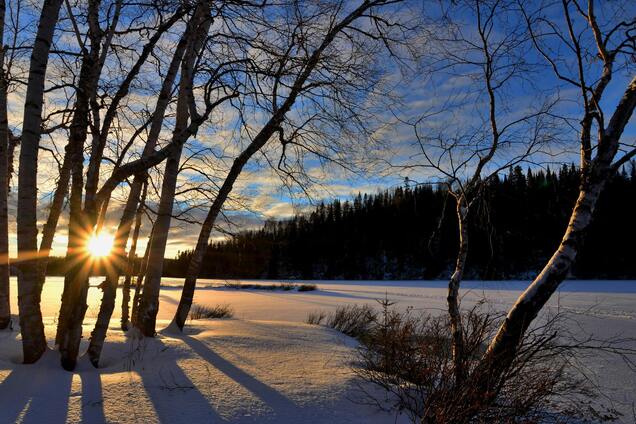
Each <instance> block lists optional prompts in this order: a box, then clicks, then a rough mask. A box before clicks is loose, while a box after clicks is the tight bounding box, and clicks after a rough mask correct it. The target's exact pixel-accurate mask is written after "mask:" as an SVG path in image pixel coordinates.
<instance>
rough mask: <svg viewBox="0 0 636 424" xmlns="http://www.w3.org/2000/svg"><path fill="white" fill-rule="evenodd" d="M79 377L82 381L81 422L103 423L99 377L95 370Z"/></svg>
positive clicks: (83, 373)
mask: <svg viewBox="0 0 636 424" xmlns="http://www.w3.org/2000/svg"><path fill="white" fill-rule="evenodd" d="M79 376H80V379H81V381H82V421H83V422H85V423H105V422H106V417H105V416H104V396H103V393H102V379H101V375H100V374H99V372H98V371H97V370H88V371H84V372H81V373H80V374H79Z"/></svg>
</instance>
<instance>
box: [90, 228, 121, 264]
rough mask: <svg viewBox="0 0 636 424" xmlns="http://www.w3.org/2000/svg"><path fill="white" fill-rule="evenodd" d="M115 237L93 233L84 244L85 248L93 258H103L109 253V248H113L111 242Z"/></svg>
mask: <svg viewBox="0 0 636 424" xmlns="http://www.w3.org/2000/svg"><path fill="white" fill-rule="evenodd" d="M114 241H115V238H114V237H113V236H112V235H111V234H105V233H100V234H95V235H93V236H92V237H91V238H90V239H88V243H87V244H86V249H87V250H88V253H90V255H91V256H93V257H95V258H103V257H104V256H108V255H110V250H111V249H112V248H113V242H114Z"/></svg>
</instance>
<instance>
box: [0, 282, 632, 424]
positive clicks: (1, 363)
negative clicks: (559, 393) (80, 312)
mask: <svg viewBox="0 0 636 424" xmlns="http://www.w3.org/2000/svg"><path fill="white" fill-rule="evenodd" d="M100 281H101V279H100V278H95V279H92V281H91V284H92V285H93V286H96V285H97V284H99V282H100ZM182 282H183V281H182V280H181V279H172V278H167V279H164V281H163V282H162V290H161V307H160V312H159V317H158V319H159V324H158V325H159V327H160V328H165V327H166V326H167V325H168V324H169V322H170V320H171V319H172V314H173V313H174V311H175V309H176V306H177V303H178V300H179V295H180V288H179V285H180V284H182ZM262 283H263V284H268V283H271V282H262ZM297 283H300V282H297ZM302 283H305V281H302ZM311 283H314V284H317V286H318V290H317V291H311V292H294V291H266V290H236V289H229V288H225V287H223V284H224V282H223V281H221V280H201V281H200V283H199V286H200V288H199V290H197V292H196V294H195V302H197V303H200V304H209V305H214V304H219V303H227V304H229V305H231V306H232V308H233V309H234V311H235V318H234V319H229V320H200V321H194V322H188V326H187V331H186V334H178V333H174V332H173V331H170V330H168V329H166V330H162V331H160V333H159V334H158V336H157V337H156V338H154V339H147V338H146V339H143V338H139V337H136V336H135V333H134V332H130V333H129V334H128V335H124V334H123V333H122V332H121V331H119V330H118V323H119V322H118V321H119V315H120V304H117V307H116V309H115V315H114V317H113V321H112V322H111V329H110V331H109V336H108V339H107V343H106V347H105V350H104V353H103V357H102V365H103V366H102V368H100V369H99V370H96V369H94V368H93V367H92V366H91V365H90V363H89V362H88V361H87V360H86V358H82V359H81V360H80V363H79V365H78V369H77V370H76V372H74V373H68V372H66V371H64V370H62V369H61V368H60V366H59V358H58V355H57V353H56V352H55V351H49V352H47V353H46V354H45V356H44V357H43V359H42V360H41V361H39V362H38V363H37V364H35V365H21V364H20V360H21V346H20V342H19V333H18V332H17V331H16V329H14V331H13V332H10V331H3V332H0V422H2V423H4V422H14V421H17V422H26V423H28V422H34V423H36V422H37V423H39V422H53V423H58V422H59V423H62V422H79V421H84V422H89V423H101V422H122V423H126V422H165V423H195V422H232V423H234V422H236V423H253V422H271V423H297V422H303V423H340V422H347V423H374V422H377V423H380V422H394V421H395V419H396V417H395V415H391V414H388V413H384V412H381V411H378V410H377V408H374V407H371V406H367V405H362V404H360V401H361V400H362V399H361V398H360V395H359V390H357V384H359V382H357V381H356V379H355V377H354V375H353V373H352V370H351V366H352V365H351V364H352V355H353V353H354V349H355V341H353V340H352V339H350V338H348V337H346V336H343V335H342V334H339V333H337V332H335V331H333V330H330V329H327V328H324V327H318V326H310V325H306V324H304V323H303V322H304V320H305V318H306V317H307V314H308V313H310V312H313V311H316V310H324V311H329V310H333V309H335V308H336V307H337V306H339V305H345V304H351V303H356V304H370V305H377V303H376V299H379V298H384V297H385V296H387V297H388V298H389V299H391V300H393V301H396V302H397V303H396V307H398V308H400V309H406V308H412V309H413V310H415V311H416V312H417V311H426V312H429V313H440V312H442V311H444V310H445V296H446V288H445V286H446V283H445V282H443V281H313V282H311ZM62 284H63V280H62V278H57V277H51V278H47V282H46V284H45V286H44V291H43V300H42V310H43V315H44V316H45V324H46V327H45V331H46V334H47V337H48V338H49V339H52V338H53V337H54V335H55V317H56V315H57V312H58V308H59V299H60V296H61V290H62ZM527 285H528V282H524V281H497V282H465V283H464V284H463V287H464V288H463V289H462V291H461V295H462V304H463V305H465V306H471V305H473V304H474V303H476V302H479V301H481V300H482V299H484V298H485V299H487V300H488V305H489V307H491V308H493V309H495V310H501V311H504V310H506V309H507V308H508V307H509V306H510V305H512V304H513V303H514V301H515V300H516V298H517V296H518V295H519V294H520V293H521V291H523V289H525V288H526V287H527ZM11 289H12V301H13V304H12V308H13V309H12V310H13V311H17V305H16V301H17V299H16V291H17V290H16V287H15V280H14V279H12V287H11ZM100 298H101V292H100V291H99V289H98V288H97V287H91V288H90V290H89V309H88V313H87V320H86V323H85V327H84V336H85V338H88V336H89V333H90V331H91V329H92V324H93V323H94V319H95V317H96V315H97V311H98V308H99V300H100ZM118 300H119V301H121V292H120V293H118ZM548 306H549V308H552V309H553V310H554V309H557V308H558V309H560V310H564V311H567V312H569V313H571V315H572V317H574V318H575V320H574V321H573V322H574V323H575V328H573V329H572V330H573V331H576V332H580V334H584V333H587V334H591V335H595V336H597V337H611V336H614V335H620V336H622V337H627V338H629V337H632V338H635V339H636V282H634V281H568V282H566V283H565V284H564V285H563V287H562V289H561V290H560V291H559V292H558V294H556V295H555V296H554V298H553V299H552V300H551V301H550V303H549V305H548ZM83 343H86V342H85V341H84V342H83ZM631 346H632V347H634V348H636V345H633V344H632V345H631ZM84 349H85V346H84ZM587 365H588V366H589V367H590V369H591V370H592V371H593V372H596V373H597V379H598V384H600V385H601V386H602V387H603V388H604V393H605V394H606V396H607V397H608V398H609V399H611V400H612V401H613V403H614V406H616V407H617V408H618V409H619V410H620V411H623V412H624V413H625V414H627V415H626V418H627V419H626V420H625V422H630V420H631V418H632V415H631V411H632V405H633V404H634V402H635V401H636V394H635V393H636V374H634V373H633V372H632V371H630V370H629V368H628V367H627V365H625V364H624V363H623V362H621V361H620V360H618V359H616V358H615V357H612V358H610V357H605V356H601V355H599V356H595V357H594V358H592V359H591V362H589V364H587ZM400 421H404V417H398V422H400Z"/></svg>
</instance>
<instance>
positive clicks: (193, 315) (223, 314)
mask: <svg viewBox="0 0 636 424" xmlns="http://www.w3.org/2000/svg"><path fill="white" fill-rule="evenodd" d="M233 316H234V310H233V309H232V307H231V306H230V305H228V304H220V305H215V306H207V305H198V304H196V303H195V304H194V305H192V308H190V319H191V320H196V319H212V318H232V317H233Z"/></svg>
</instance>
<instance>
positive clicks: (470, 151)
mask: <svg viewBox="0 0 636 424" xmlns="http://www.w3.org/2000/svg"><path fill="white" fill-rule="evenodd" d="M512 6H514V3H512V2H503V1H497V2H489V1H481V0H469V1H465V2H455V3H453V4H451V5H450V6H448V5H447V8H446V7H443V8H441V11H438V13H437V14H435V15H436V17H435V19H430V20H429V21H428V22H427V25H426V30H425V33H426V46H424V47H423V49H422V50H423V55H422V57H421V58H420V59H421V60H422V62H423V69H422V74H423V75H428V76H429V78H430V79H429V78H421V79H420V80H418V83H421V82H422V81H424V82H426V84H427V85H426V88H427V89H430V91H431V92H432V93H435V95H434V98H435V99H436V101H435V102H434V104H433V105H432V106H431V107H429V108H428V110H427V111H426V112H425V113H424V114H423V115H421V116H418V117H416V118H415V119H414V120H410V121H407V122H406V123H407V124H408V125H409V126H411V127H412V128H413V134H414V136H415V143H414V144H413V148H414V149H415V150H414V152H415V153H414V154H413V155H411V156H410V157H409V159H408V160H407V161H405V162H404V161H403V162H401V163H396V164H394V165H392V166H391V169H395V168H397V169H400V170H402V171H403V172H406V173H407V174H408V175H409V176H410V178H411V179H413V178H414V179H415V180H416V181H417V180H418V179H419V178H425V179H426V183H428V184H435V185H440V186H442V187H444V189H445V190H447V192H448V194H449V195H450V197H451V199H452V200H453V201H454V206H455V214H456V217H457V230H458V231H457V233H458V240H457V255H456V259H455V265H454V268H453V270H452V274H451V277H450V279H449V282H448V293H447V308H448V316H449V321H450V328H451V333H452V343H451V346H452V356H453V363H454V374H455V378H456V384H457V385H461V384H463V381H464V380H465V379H466V377H467V374H468V368H469V364H468V363H467V362H468V361H469V360H470V359H469V358H467V357H466V355H465V354H464V333H465V329H464V326H463V325H462V311H461V305H460V296H459V289H460V287H461V282H462V279H463V276H464V272H465V270H466V262H467V259H468V254H469V239H468V225H469V216H470V215H472V214H474V213H475V209H476V208H477V205H478V204H479V203H480V202H481V201H483V193H484V191H485V190H486V189H487V186H488V184H489V182H490V181H491V180H492V179H493V178H496V177H497V176H498V175H499V174H500V173H501V172H502V171H503V170H505V169H507V168H510V167H512V166H516V165H517V164H520V163H522V162H524V161H535V162H536V161H538V160H539V158H538V157H537V156H539V154H540V153H541V152H542V149H544V148H547V147H548V145H549V144H550V142H551V141H553V140H554V139H555V138H556V135H557V133H558V131H557V130H556V124H555V122H554V119H553V118H552V117H551V112H552V110H553V108H554V106H555V104H556V103H557V102H558V95H556V94H554V93H549V94H545V93H541V92H540V91H539V93H538V94H537V93H536V91H537V90H536V87H534V88H529V89H526V90H525V91H524V89H522V88H520V87H519V86H520V85H521V84H525V83H526V82H527V81H530V80H531V79H532V78H533V76H536V75H538V73H537V70H538V69H536V67H534V66H533V64H532V61H531V59H529V58H526V55H527V51H528V48H529V47H530V46H529V45H528V43H527V37H526V34H525V31H524V30H523V28H522V27H519V26H518V25H516V22H515V21H512V22H513V23H510V21H509V20H508V19H509V14H510V12H511V10H512ZM440 16H441V17H440ZM462 17H463V18H462ZM529 85H531V84H529ZM455 86H457V87H460V88H454V87H455ZM436 87H450V88H439V89H438V88H436ZM523 95H526V96H528V98H530V99H531V100H530V101H525V102H524V101H523V100H522V96H523ZM512 102H514V103H516V105H515V107H513V105H512ZM440 219H442V218H440Z"/></svg>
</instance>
